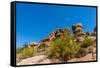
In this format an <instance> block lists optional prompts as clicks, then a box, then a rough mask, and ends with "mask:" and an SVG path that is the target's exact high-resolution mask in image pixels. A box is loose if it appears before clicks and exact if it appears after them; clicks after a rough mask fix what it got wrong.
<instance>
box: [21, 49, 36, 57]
mask: <svg viewBox="0 0 100 68" xmlns="http://www.w3.org/2000/svg"><path fill="white" fill-rule="evenodd" d="M33 54H34V49H33V48H27V47H26V48H24V49H23V50H22V55H23V57H24V58H28V57H32V56H33Z"/></svg>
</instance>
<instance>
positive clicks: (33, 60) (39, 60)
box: [17, 55, 51, 65]
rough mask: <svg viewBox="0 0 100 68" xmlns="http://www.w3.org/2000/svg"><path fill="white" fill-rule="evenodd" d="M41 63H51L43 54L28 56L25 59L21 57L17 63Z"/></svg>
mask: <svg viewBox="0 0 100 68" xmlns="http://www.w3.org/2000/svg"><path fill="white" fill-rule="evenodd" d="M43 63H45V64H46V63H51V61H50V59H47V57H46V56H45V55H39V56H34V57H30V58H27V59H23V60H22V61H21V62H19V63H18V64H17V65H31V64H43Z"/></svg>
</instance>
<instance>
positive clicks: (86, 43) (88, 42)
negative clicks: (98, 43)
mask: <svg viewBox="0 0 100 68" xmlns="http://www.w3.org/2000/svg"><path fill="white" fill-rule="evenodd" d="M93 43H94V41H93V39H91V38H85V39H84V41H83V42H82V44H81V47H83V48H87V47H88V46H91V45H92V44H93Z"/></svg>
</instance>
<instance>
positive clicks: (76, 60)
mask: <svg viewBox="0 0 100 68" xmlns="http://www.w3.org/2000/svg"><path fill="white" fill-rule="evenodd" d="M95 60H96V54H95V58H94V59H93V58H92V53H90V54H87V55H86V56H84V57H81V58H74V59H71V60H69V61H67V62H80V61H95Z"/></svg>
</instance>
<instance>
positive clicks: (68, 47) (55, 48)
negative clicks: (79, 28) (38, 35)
mask: <svg viewBox="0 0 100 68" xmlns="http://www.w3.org/2000/svg"><path fill="white" fill-rule="evenodd" d="M79 49H80V46H79V45H78V44H77V43H76V42H74V37H73V36H71V35H65V37H64V38H63V39H62V38H57V39H56V40H55V41H54V42H53V43H52V44H51V47H50V50H49V57H51V58H57V59H61V60H67V57H70V56H71V55H75V54H76V53H77V52H78V51H79Z"/></svg>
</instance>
